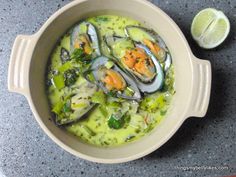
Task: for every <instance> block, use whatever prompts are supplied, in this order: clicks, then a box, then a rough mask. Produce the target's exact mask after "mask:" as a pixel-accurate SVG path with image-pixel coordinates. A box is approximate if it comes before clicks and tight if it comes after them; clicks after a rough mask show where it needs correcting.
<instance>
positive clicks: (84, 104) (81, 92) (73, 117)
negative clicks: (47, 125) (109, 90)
mask: <svg viewBox="0 0 236 177" xmlns="http://www.w3.org/2000/svg"><path fill="white" fill-rule="evenodd" d="M97 91H98V87H97V86H96V85H95V84H91V83H89V82H85V83H83V84H81V85H80V86H78V87H76V88H73V92H72V95H71V96H70V98H69V99H68V103H69V104H70V109H71V110H70V111H69V114H68V115H63V117H60V118H59V117H57V119H56V124H57V125H66V124H70V123H73V122H76V121H78V120H80V119H82V118H83V116H84V115H85V114H87V113H88V112H89V111H90V110H91V109H92V108H93V107H94V106H95V103H93V102H91V99H90V98H91V97H92V96H93V94H94V93H95V92H97Z"/></svg>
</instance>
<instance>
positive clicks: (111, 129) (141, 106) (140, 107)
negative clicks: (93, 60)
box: [46, 15, 175, 146]
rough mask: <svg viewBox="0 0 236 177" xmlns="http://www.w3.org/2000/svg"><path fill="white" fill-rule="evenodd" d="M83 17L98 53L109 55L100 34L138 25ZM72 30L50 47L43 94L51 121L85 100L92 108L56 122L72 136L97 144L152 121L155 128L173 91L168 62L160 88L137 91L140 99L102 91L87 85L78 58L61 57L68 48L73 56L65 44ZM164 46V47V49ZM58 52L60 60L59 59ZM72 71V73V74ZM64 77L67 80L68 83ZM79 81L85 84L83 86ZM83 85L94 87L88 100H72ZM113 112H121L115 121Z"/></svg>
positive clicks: (134, 133)
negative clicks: (96, 42)
mask: <svg viewBox="0 0 236 177" xmlns="http://www.w3.org/2000/svg"><path fill="white" fill-rule="evenodd" d="M84 21H86V22H89V23H90V24H92V25H93V26H94V27H95V28H96V32H97V35H98V39H99V46H100V50H101V55H104V56H107V58H114V57H113V56H111V53H110V50H109V48H108V46H107V44H106V42H105V41H104V36H108V35H110V36H112V35H115V36H120V37H126V35H127V34H126V33H125V30H124V29H125V27H126V26H130V25H133V26H142V24H141V23H140V22H138V21H135V20H132V19H130V18H126V17H121V16H113V15H103V16H95V17H91V18H88V19H85V20H84ZM72 31H73V28H72V29H71V30H69V31H68V32H67V33H66V34H65V35H64V36H63V37H62V38H61V39H60V42H59V43H58V44H57V46H56V47H55V49H54V51H53V52H52V55H51V57H50V63H49V68H48V72H47V76H46V77H47V78H46V79H47V82H46V85H47V94H48V99H49V102H50V105H51V110H52V116H53V118H54V119H56V122H57V120H59V121H62V120H64V118H65V117H66V116H70V114H71V112H76V109H77V108H78V109H81V110H82V108H79V107H81V106H84V104H87V105H88V106H90V107H92V108H91V109H90V110H89V111H88V112H86V113H85V114H84V115H83V116H82V118H81V119H78V120H76V121H72V122H71V123H61V125H60V126H63V127H64V128H65V130H66V131H68V132H70V133H71V134H73V135H75V136H76V137H78V139H81V140H83V141H85V142H87V143H89V144H93V145H97V146H116V145H120V144H124V143H126V142H130V141H134V140H137V139H139V138H140V137H142V136H144V135H146V134H148V133H149V132H150V131H151V130H153V128H155V127H157V128H158V126H157V125H158V123H159V122H160V121H161V120H162V119H163V118H164V117H165V116H166V114H167V112H168V108H169V105H170V103H171V100H172V97H173V95H174V93H175V90H174V69H173V65H172V64H171V65H170V67H169V68H168V70H167V71H164V75H165V76H164V81H163V86H162V88H161V89H159V90H157V91H155V92H153V93H142V92H141V99H139V100H130V99H125V98H119V97H116V96H114V95H110V94H106V93H104V92H103V91H102V90H101V89H99V88H97V87H95V86H87V85H86V84H88V81H87V80H86V79H85V76H84V73H83V74H82V73H81V63H78V62H75V61H73V59H69V58H67V57H68V56H67V55H68V53H69V55H70V58H73V57H71V56H73V55H72V52H73V51H72V50H71V40H72V38H71V34H72ZM62 48H63V50H64V49H65V51H64V52H65V55H63V54H62ZM166 50H168V49H166ZM66 52H68V53H66ZM167 52H168V53H169V51H167ZM62 55H63V57H64V58H63V59H65V61H62V57H61V56H62ZM67 59H68V60H67ZM161 66H162V67H163V70H164V65H163V64H161ZM86 67H87V65H86ZM71 68H76V69H75V70H73V72H67V71H68V70H70V71H72V69H71ZM88 68H89V67H88ZM75 72H76V74H75ZM65 73H66V74H65ZM74 74H75V75H76V77H74ZM157 74H158V73H157ZM65 77H67V79H65ZM156 77H157V76H156ZM131 78H132V77H131ZM70 82H71V83H73V84H72V85H69V84H70ZM81 85H82V86H81ZM84 85H86V87H83V86H84ZM88 88H89V89H90V88H91V89H94V91H91V94H92V96H91V97H92V98H91V100H89V103H87V100H86V102H83V104H81V103H78V104H74V103H73V97H74V95H76V94H78V93H79V92H80V91H81V92H83V93H86V94H87V92H89V91H88ZM83 89H84V91H83ZM94 95H96V96H94ZM86 99H87V98H86ZM88 99H90V97H88ZM84 100H85V99H84ZM94 100H95V101H94ZM104 100H105V101H104ZM83 111H84V109H83ZM118 112H119V113H121V115H122V118H120V119H122V120H120V119H119V122H116V121H117V120H116V119H115V120H114V121H115V122H114V121H113V122H112V120H110V118H111V116H112V115H114V114H117V113H118ZM59 115H61V118H58V117H60V116H59ZM72 117H73V116H72ZM109 121H110V122H109ZM114 123H115V124H114ZM112 124H113V125H112Z"/></svg>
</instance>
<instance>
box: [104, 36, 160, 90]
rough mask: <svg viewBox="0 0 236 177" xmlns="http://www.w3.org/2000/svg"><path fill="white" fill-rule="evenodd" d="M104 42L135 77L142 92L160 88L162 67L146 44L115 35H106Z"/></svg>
mask: <svg viewBox="0 0 236 177" xmlns="http://www.w3.org/2000/svg"><path fill="white" fill-rule="evenodd" d="M106 43H107V45H108V47H109V48H110V51H111V53H112V55H113V56H114V57H116V58H118V60H119V62H120V63H121V64H122V66H123V67H124V68H125V69H126V70H127V71H129V73H131V74H132V75H133V76H134V77H135V79H136V83H137V85H138V87H139V89H140V90H141V91H142V92H147V93H151V92H154V91H156V90H159V89H161V88H162V84H163V81H164V73H163V70H162V67H161V65H160V63H159V61H158V59H157V58H156V57H155V55H154V54H153V53H152V52H151V51H150V50H149V48H148V47H147V46H145V45H143V44H141V43H135V42H133V41H132V40H131V39H130V38H124V37H117V36H108V37H107V38H106Z"/></svg>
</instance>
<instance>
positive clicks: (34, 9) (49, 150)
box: [0, 0, 236, 177]
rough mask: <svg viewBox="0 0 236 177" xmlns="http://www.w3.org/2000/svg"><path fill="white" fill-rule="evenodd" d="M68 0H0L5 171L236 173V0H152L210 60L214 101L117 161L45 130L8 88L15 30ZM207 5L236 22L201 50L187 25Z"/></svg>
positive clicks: (22, 30)
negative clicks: (68, 146)
mask: <svg viewBox="0 0 236 177" xmlns="http://www.w3.org/2000/svg"><path fill="white" fill-rule="evenodd" d="M69 2H70V1H69V0H0V39H1V40H0V62H1V64H0V177H28V176H30V177H31V176H32V177H39V176H43V177H47V176H50V177H53V176H60V177H74V176H77V177H78V176H88V177H93V176H96V177H97V176H105V177H111V176H132V177H153V176H161V177H162V176H163V177H164V176H166V177H171V176H176V177H177V176H180V177H182V176H191V177H193V176H199V177H200V176H209V177H212V176H227V175H233V174H234V175H236V123H235V122H236V121H235V119H236V77H235V76H236V57H235V56H236V20H235V19H236V1H235V0H224V1H223V0H191V1H189V0H154V1H152V2H153V3H154V4H156V5H157V6H159V7H160V8H162V9H163V10H164V11H165V12H166V13H167V14H169V15H170V16H171V17H172V18H173V19H174V20H175V21H176V23H177V24H178V25H179V26H180V28H181V29H182V31H183V33H184V34H185V36H186V38H187V40H188V42H189V43H190V46H191V48H192V50H193V53H194V54H195V55H196V56H197V57H199V58H204V59H209V60H210V61H211V63H212V69H213V83H212V95H211V101H210V106H209V110H208V113H207V115H206V117H205V118H202V119H197V118H190V119H188V120H187V121H186V122H185V123H184V124H183V125H182V127H181V128H180V129H179V131H178V132H177V133H176V134H175V135H174V137H173V138H171V139H170V140H169V141H168V142H167V143H166V144H165V145H164V146H162V147H161V148H160V149H159V150H156V151H155V152H153V153H152V154H150V155H148V156H146V157H144V158H142V159H139V160H136V161H133V162H129V163H125V164H118V165H104V164H96V163H92V162H88V161H85V160H82V159H79V158H76V157H74V156H73V155H71V154H69V153H67V152H65V151H64V150H62V149H61V148H60V147H58V146H57V145H56V144H54V143H53V142H52V141H51V140H50V139H49V138H48V137H47V135H45V134H44V133H43V131H42V130H41V128H40V127H39V125H38V124H37V123H36V121H35V119H34V117H33V115H32V113H31V110H30V108H29V105H28V103H27V101H26V99H25V98H24V97H23V96H21V95H18V94H14V93H9V92H8V91H7V68H8V64H9V56H10V52H11V47H12V44H13V41H14V39H15V37H16V35H17V34H32V33H34V32H35V31H37V30H38V29H39V28H40V26H41V25H42V24H43V23H44V22H45V21H46V19H47V18H48V17H49V16H50V15H51V14H53V13H54V12H55V11H56V10H57V9H58V8H60V7H61V6H63V5H65V4H67V3H69ZM206 7H215V8H219V9H222V10H223V11H224V12H225V13H226V15H227V16H228V17H229V19H230V21H231V33H230V36H229V37H228V39H227V40H226V41H225V42H224V44H223V45H222V46H220V47H218V48H216V49H214V50H209V51H207V50H203V49H200V48H199V47H198V46H197V45H196V44H195V43H194V41H193V40H192V38H191V36H190V32H189V30H190V24H191V20H192V18H193V16H194V15H195V14H196V13H197V12H198V11H199V10H201V9H203V8H206ZM184 167H189V168H191V167H195V169H193V168H192V169H185V168H184ZM197 167H199V168H201V169H198V168H197ZM210 167H212V169H204V168H210ZM216 168H218V169H216Z"/></svg>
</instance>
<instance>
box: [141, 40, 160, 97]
mask: <svg viewBox="0 0 236 177" xmlns="http://www.w3.org/2000/svg"><path fill="white" fill-rule="evenodd" d="M136 47H139V48H141V49H143V50H144V51H145V52H146V53H147V55H148V56H149V57H150V58H151V60H152V61H153V64H154V65H155V68H156V76H155V78H154V79H153V80H152V81H151V82H150V83H143V82H142V81H140V80H139V79H137V77H136V83H137V85H138V88H139V89H140V90H141V91H142V92H146V93H152V92H155V91H157V90H160V89H161V88H162V86H163V83H164V72H163V69H162V67H161V65H160V63H159V61H158V59H157V58H156V57H155V56H154V55H153V53H152V52H151V51H150V50H149V49H148V48H147V47H146V46H145V45H143V44H136Z"/></svg>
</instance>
